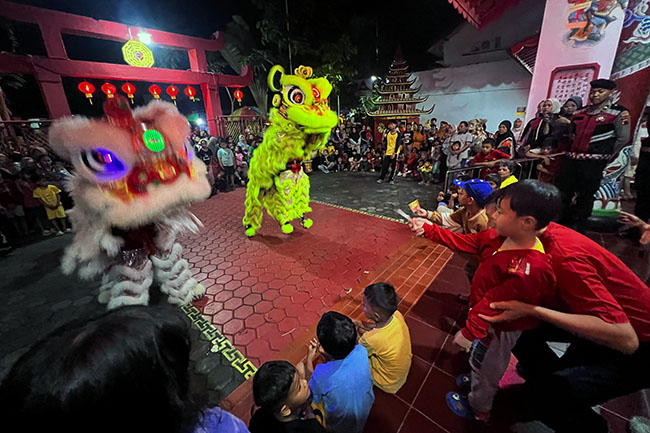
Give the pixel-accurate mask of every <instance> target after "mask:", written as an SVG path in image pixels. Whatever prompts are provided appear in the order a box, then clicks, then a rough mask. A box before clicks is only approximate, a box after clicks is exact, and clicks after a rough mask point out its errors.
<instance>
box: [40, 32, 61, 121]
mask: <svg viewBox="0 0 650 433" xmlns="http://www.w3.org/2000/svg"><path fill="white" fill-rule="evenodd" d="M39 27H40V29H41V35H42V36H43V43H44V44H45V49H46V51H47V56H48V57H50V58H57V59H67V58H68V53H67V52H66V50H65V45H64V44H63V37H62V36H61V30H60V29H59V28H58V27H55V26H53V25H50V24H48V23H46V22H39ZM34 77H35V78H36V80H38V85H39V86H40V88H41V93H42V94H43V100H44V101H45V106H46V107H47V112H48V113H49V115H50V119H57V118H59V117H63V116H69V115H70V106H69V105H68V98H67V97H66V96H65V91H64V90H63V82H62V81H61V75H58V74H55V73H52V72H49V71H42V70H38V69H37V70H36V74H34Z"/></svg>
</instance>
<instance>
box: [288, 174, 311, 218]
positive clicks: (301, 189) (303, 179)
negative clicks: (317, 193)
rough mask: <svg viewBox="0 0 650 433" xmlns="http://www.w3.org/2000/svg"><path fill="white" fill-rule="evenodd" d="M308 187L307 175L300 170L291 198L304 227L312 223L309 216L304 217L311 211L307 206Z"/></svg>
mask: <svg viewBox="0 0 650 433" xmlns="http://www.w3.org/2000/svg"><path fill="white" fill-rule="evenodd" d="M309 188H310V184H309V176H307V175H306V174H305V173H304V172H302V171H301V172H300V178H299V180H298V184H297V185H296V190H295V194H294V199H293V200H294V203H295V206H296V208H297V211H298V213H299V215H300V223H301V224H302V226H303V227H304V228H306V229H308V228H310V227H311V226H312V225H313V224H314V222H313V221H312V220H311V219H310V218H305V214H306V213H307V212H311V207H310V206H309Z"/></svg>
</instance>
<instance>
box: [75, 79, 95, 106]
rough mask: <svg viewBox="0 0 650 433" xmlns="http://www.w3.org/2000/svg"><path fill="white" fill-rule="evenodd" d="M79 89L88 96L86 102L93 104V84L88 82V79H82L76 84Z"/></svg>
mask: <svg viewBox="0 0 650 433" xmlns="http://www.w3.org/2000/svg"><path fill="white" fill-rule="evenodd" d="M77 88H78V89H79V91H80V92H81V93H83V94H84V95H86V98H88V102H90V105H93V93H94V92H95V86H93V85H92V84H90V83H89V82H88V81H82V82H81V83H79V86H77Z"/></svg>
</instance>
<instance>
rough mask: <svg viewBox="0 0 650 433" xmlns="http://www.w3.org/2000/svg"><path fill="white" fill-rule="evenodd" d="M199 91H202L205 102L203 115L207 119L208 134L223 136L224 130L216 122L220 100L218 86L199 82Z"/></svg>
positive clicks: (218, 115) (219, 110)
mask: <svg viewBox="0 0 650 433" xmlns="http://www.w3.org/2000/svg"><path fill="white" fill-rule="evenodd" d="M201 92H203V102H204V104H205V117H206V120H207V121H208V128H209V129H210V134H211V135H214V136H217V137H224V136H225V131H223V128H222V126H221V123H220V122H218V120H217V119H218V118H219V117H221V115H222V112H221V100H220V99H219V86H216V85H214V84H201Z"/></svg>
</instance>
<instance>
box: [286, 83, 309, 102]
mask: <svg viewBox="0 0 650 433" xmlns="http://www.w3.org/2000/svg"><path fill="white" fill-rule="evenodd" d="M287 96H288V97H289V101H291V103H292V104H296V105H302V104H304V103H305V94H304V93H303V91H302V90H301V89H300V87H298V86H293V87H291V88H290V89H289V92H287Z"/></svg>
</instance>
